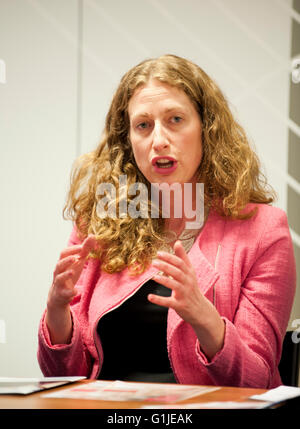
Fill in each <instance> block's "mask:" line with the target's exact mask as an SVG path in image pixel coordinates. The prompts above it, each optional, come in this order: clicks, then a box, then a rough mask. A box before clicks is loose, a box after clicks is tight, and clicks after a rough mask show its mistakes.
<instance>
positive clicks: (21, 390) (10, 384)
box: [0, 377, 86, 395]
mask: <svg viewBox="0 0 300 429" xmlns="http://www.w3.org/2000/svg"><path fill="white" fill-rule="evenodd" d="M85 378H86V377H42V378H17V377H0V395H28V394H30V393H34V392H39V391H41V390H46V389H51V388H53V387H58V386H63V385H65V384H69V383H74V382H76V381H79V380H83V379H85Z"/></svg>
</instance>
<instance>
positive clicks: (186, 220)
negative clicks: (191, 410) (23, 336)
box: [38, 55, 295, 388]
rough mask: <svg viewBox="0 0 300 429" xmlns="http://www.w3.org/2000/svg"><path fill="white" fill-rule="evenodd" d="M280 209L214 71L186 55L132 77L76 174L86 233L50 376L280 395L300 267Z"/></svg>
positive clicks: (42, 356) (147, 64)
mask: <svg viewBox="0 0 300 429" xmlns="http://www.w3.org/2000/svg"><path fill="white" fill-rule="evenodd" d="M125 179H126V183H125V181H124V180H125ZM200 183H203V184H204V192H203V195H202V194H201V193H199V189H200V188H199V184H200ZM102 184H105V186H106V188H105V187H104V188H102V187H101V186H102ZM135 184H139V186H138V187H136V188H135V190H137V189H138V191H139V193H138V192H136V193H135V194H134V193H133V192H131V194H132V195H129V194H130V192H129V189H130V186H134V185H135ZM163 184H165V185H163ZM187 184H189V186H187ZM108 185H110V186H111V188H109V187H107V186H108ZM175 185H176V186H177V187H179V188H177V189H179V191H181V192H179V193H177V194H176V192H175V191H174V189H175V188H172V187H173V186H175ZM163 186H167V187H169V190H171V189H172V191H170V192H169V193H164V192H163ZM99 187H100V188H99ZM110 190H112V191H110ZM114 190H116V191H114ZM155 190H156V191H157V192H156V195H157V196H158V197H157V198H156V200H155V201H154V200H153V198H152V197H150V194H151V192H152V193H153V192H154V191H155ZM127 191H128V192H127ZM147 191H148V194H147ZM141 193H143V197H141ZM145 195H146V196H145ZM133 197H135V198H133ZM179 197H180V198H181V202H182V201H183V202H184V204H183V205H184V210H182V211H181V213H182V215H181V216H179V215H178V213H179V212H178V210H179V209H178V207H179V206H180V204H179V203H178V199H179ZM145 199H146V204H145ZM273 199H274V195H273V193H272V191H271V190H270V189H269V188H268V187H267V184H266V182H265V180H264V178H263V176H262V174H261V172H260V167H259V162H258V159H257V157H256V155H255V153H254V152H253V150H252V149H251V148H250V145H249V143H248V141H247V138H246V136H245V133H244V131H243V129H242V128H241V127H240V126H239V125H238V124H237V123H236V122H235V120H234V119H233V117H232V114H231V112H230V110H229V107H228V105H227V102H226V100H225V98H224V96H223V95H222V93H221V91H220V90H219V89H218V87H217V86H216V84H215V83H214V82H213V81H212V80H211V79H210V78H209V77H208V76H207V75H206V74H205V73H204V71H203V70H201V69H200V68H199V67H198V66H197V65H195V64H193V63H191V62H190V61H187V60H185V59H183V58H179V57H176V56H174V55H165V56H162V57H160V58H158V59H151V60H146V61H144V62H142V63H141V64H139V65H137V66H136V67H134V68H133V69H132V70H130V71H129V72H128V73H127V74H126V75H125V76H124V77H123V78H122V80H121V82H120V85H119V87H118V89H117V91H116V93H115V95H114V98H113V100H112V104H111V107H110V110H109V112H108V115H107V118H106V126H105V133H104V136H103V139H102V142H101V144H100V145H99V147H98V148H97V149H96V150H95V151H94V152H92V153H89V154H86V155H84V156H82V157H81V158H79V160H78V163H77V165H76V166H75V168H74V171H73V176H72V183H71V188H70V192H69V196H68V201H67V205H66V207H65V210H66V211H67V213H68V215H69V217H70V218H71V219H73V221H74V223H75V225H74V229H73V232H72V235H71V238H70V241H69V246H68V247H67V248H66V249H65V250H63V251H62V253H61V255H60V259H59V261H58V263H57V265H56V268H55V271H54V278H53V284H52V286H51V288H50V291H49V295H48V301H47V309H46V311H45V314H44V316H43V318H42V320H41V324H40V329H39V350H38V359H39V363H40V366H41V369H42V371H43V373H44V374H45V375H48V376H58V375H84V376H87V377H90V378H102V379H123V380H140V381H160V382H162V381H164V382H179V383H185V384H203V385H209V384H213V385H231V386H252V387H262V388H272V387H275V386H278V385H279V384H281V379H280V375H279V372H278V364H279V361H280V356H281V347H282V341H283V337H284V334H285V331H286V327H287V323H288V320H289V315H290V311H291V306H292V302H293V297H294V292H295V262H294V255H293V247H292V243H291V238H290V234H289V229H288V224H287V219H286V215H285V214H284V212H283V211H282V210H280V209H278V208H275V207H272V206H270V205H269V204H270V203H271V202H272V201H273ZM200 200H201V203H202V205H201V204H200V203H199V201H200ZM166 202H168V203H169V210H167V211H166V209H165V208H164V207H163V206H164V204H165V203H166ZM155 204H156V206H155ZM157 205H158V207H157ZM187 205H188V206H189V208H190V210H189V211H188V210H185V208H186V206H187ZM154 206H155V207H156V209H157V210H156V212H155V210H154V211H153V207H154ZM129 207H131V209H132V208H134V210H131V211H130V210H129ZM179 208H180V207H179ZM133 213H134V214H135V215H132V214H133ZM153 213H156V215H153ZM151 215H152V216H151ZM202 215H203V216H202ZM202 217H203V219H202ZM199 220H200V221H199ZM202 220H203V221H202Z"/></svg>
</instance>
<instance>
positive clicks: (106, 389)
mask: <svg viewBox="0 0 300 429" xmlns="http://www.w3.org/2000/svg"><path fill="white" fill-rule="evenodd" d="M218 389H219V387H202V386H200V387H199V386H190V385H183V384H180V385H178V384H174V385H173V384H160V383H133V382H124V381H119V380H116V381H113V382H105V381H100V380H99V381H94V382H91V383H88V384H84V385H83V386H78V387H77V386H75V387H72V388H69V389H63V390H60V391H58V392H53V393H48V394H45V395H43V397H44V398H46V397H47V398H73V399H100V400H103V401H149V402H161V403H172V402H177V401H182V400H184V399H188V398H191V397H194V396H198V395H201V394H203V393H208V392H212V391H214V390H218Z"/></svg>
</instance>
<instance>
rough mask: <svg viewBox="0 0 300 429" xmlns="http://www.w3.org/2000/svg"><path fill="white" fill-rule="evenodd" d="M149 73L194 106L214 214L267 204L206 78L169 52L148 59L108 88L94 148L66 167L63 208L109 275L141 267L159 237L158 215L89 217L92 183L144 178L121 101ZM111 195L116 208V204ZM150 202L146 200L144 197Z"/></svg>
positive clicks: (237, 132)
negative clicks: (94, 242)
mask: <svg viewBox="0 0 300 429" xmlns="http://www.w3.org/2000/svg"><path fill="white" fill-rule="evenodd" d="M150 79H157V80H159V81H161V82H164V83H167V84H169V85H171V86H175V87H177V88H180V89H181V90H183V91H184V92H185V93H186V94H187V95H188V97H189V98H190V100H191V101H192V102H193V104H194V106H195V107H196V109H197V111H198V113H199V116H200V118H201V123H202V145H203V156H202V161H201V163H200V166H199V179H198V182H199V183H204V202H205V205H206V207H212V208H214V209H215V210H217V211H218V212H219V213H220V214H221V215H222V216H226V217H229V218H232V219H246V218H249V217H251V216H253V214H254V213H255V211H251V212H248V213H247V212H245V210H244V209H245V207H246V205H247V204H248V203H249V202H252V203H267V204H269V203H271V202H272V201H274V198H275V192H274V191H273V190H272V188H271V187H270V186H268V185H267V182H266V179H265V176H264V175H263V174H262V172H261V168H260V163H259V160H258V158H257V155H256V154H255V152H254V150H253V149H252V148H251V146H250V143H249V142H248V139H247V137H246V134H245V132H244V130H243V128H242V127H241V126H240V125H239V124H238V123H237V122H236V121H235V119H234V118H233V115H232V113H231V111H230V108H229V106H228V104H227V101H226V99H225V97H224V95H223V94H222V92H221V91H220V89H219V88H218V86H217V85H216V84H215V83H214V82H213V80H212V79H211V78H210V77H209V76H208V75H207V74H206V73H205V72H204V71H203V70H202V69H201V68H200V67H199V66H198V65H196V64H194V63H193V62H191V61H188V60H186V59H184V58H181V57H178V56H175V55H163V56H161V57H159V58H156V59H148V60H145V61H143V62H141V63H140V64H138V65H137V66H135V67H133V68H132V69H131V70H129V71H128V72H127V73H126V74H125V75H124V76H123V78H122V79H121V82H120V84H119V86H118V88H117V90H116V92H115V94H114V97H113V99H112V103H111V106H110V109H109V111H108V114H107V116H106V122H105V130H104V132H103V137H102V139H101V142H100V144H99V146H98V147H97V148H96V149H95V150H94V151H92V152H90V153H88V154H85V155H82V156H81V157H79V158H78V159H77V160H76V162H75V164H74V166H73V169H72V174H71V185H70V190H69V193H68V196H67V201H66V205H65V207H64V210H63V215H64V218H65V219H67V218H68V219H72V220H73V221H74V222H75V225H76V227H77V230H78V232H79V234H80V236H82V238H84V237H85V236H87V235H88V234H94V235H95V236H96V237H97V239H98V240H99V243H101V245H100V246H99V247H100V249H99V250H98V251H97V252H93V253H92V255H91V256H93V257H97V258H100V260H101V268H102V269H103V270H104V271H106V272H108V273H114V272H118V271H121V270H123V269H124V268H126V267H128V268H129V271H130V272H131V273H132V274H138V273H141V272H143V271H144V270H145V269H146V268H147V266H148V265H149V263H150V262H151V260H152V258H153V257H154V256H155V254H156V252H157V250H158V248H159V247H160V246H161V245H162V243H163V240H164V238H163V232H164V219H163V218H162V217H161V216H160V217H159V218H157V219H153V218H151V216H149V217H147V218H137V219H133V218H131V217H129V216H127V217H119V218H115V219H114V218H112V217H106V218H104V219H101V218H99V217H98V215H97V210H96V208H97V198H96V193H97V187H98V185H99V184H100V183H111V184H113V185H114V186H115V188H116V189H118V187H119V177H120V175H126V176H127V185H128V186H130V185H131V184H133V183H137V182H139V183H144V184H145V185H146V186H147V187H148V189H149V185H150V184H149V183H148V181H147V180H146V179H145V177H144V176H143V174H142V173H141V172H140V171H139V169H138V167H137V165H136V162H135V159H134V156H133V152H132V148H131V143H130V140H129V126H130V124H129V116H128V103H129V100H130V99H131V97H132V95H133V94H134V92H135V90H136V89H137V88H138V87H140V86H141V85H144V84H147V82H148V81H149V80H150ZM119 203H120V201H119V196H117V197H116V201H115V204H116V207H119ZM149 207H150V202H149Z"/></svg>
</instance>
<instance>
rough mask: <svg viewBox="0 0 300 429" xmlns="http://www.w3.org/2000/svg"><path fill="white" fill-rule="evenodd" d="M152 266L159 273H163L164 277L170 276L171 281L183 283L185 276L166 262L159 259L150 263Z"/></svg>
mask: <svg viewBox="0 0 300 429" xmlns="http://www.w3.org/2000/svg"><path fill="white" fill-rule="evenodd" d="M152 265H153V266H154V267H156V268H158V269H159V270H160V271H163V272H164V273H165V274H166V275H168V276H171V277H172V278H173V279H175V280H177V281H178V282H183V281H184V278H185V274H184V273H183V272H182V270H180V269H179V268H177V267H175V266H174V265H171V264H170V263H168V262H165V261H161V260H159V259H154V260H153V261H152Z"/></svg>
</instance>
